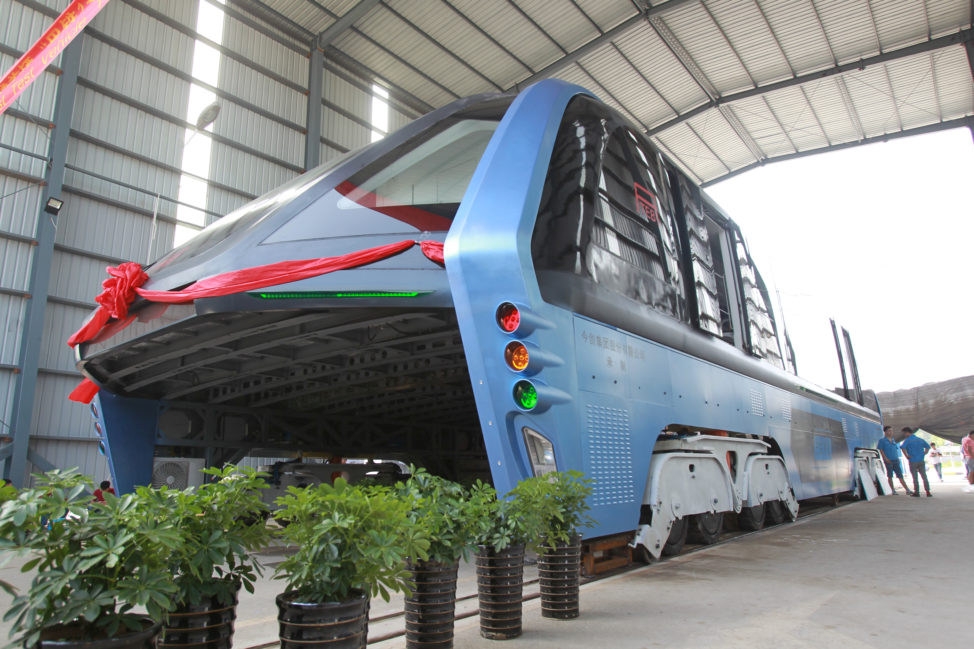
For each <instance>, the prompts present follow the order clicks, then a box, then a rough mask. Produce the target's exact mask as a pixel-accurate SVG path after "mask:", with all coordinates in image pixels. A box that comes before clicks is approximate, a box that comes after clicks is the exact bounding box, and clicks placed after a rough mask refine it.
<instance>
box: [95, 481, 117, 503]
mask: <svg viewBox="0 0 974 649" xmlns="http://www.w3.org/2000/svg"><path fill="white" fill-rule="evenodd" d="M105 494H111V495H113V496H114V495H115V488H114V487H112V483H111V482H109V481H108V480H102V481H101V484H100V485H98V488H97V489H95V493H94V494H93V495H94V496H95V502H97V503H103V502H105Z"/></svg>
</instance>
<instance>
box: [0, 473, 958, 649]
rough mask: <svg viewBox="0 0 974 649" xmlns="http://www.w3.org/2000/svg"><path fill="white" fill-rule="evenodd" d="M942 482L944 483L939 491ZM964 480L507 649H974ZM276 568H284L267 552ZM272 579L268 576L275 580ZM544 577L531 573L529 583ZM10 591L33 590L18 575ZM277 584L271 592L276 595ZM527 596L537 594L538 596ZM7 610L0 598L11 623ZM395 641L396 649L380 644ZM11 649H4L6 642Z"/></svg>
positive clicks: (627, 579)
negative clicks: (973, 645)
mask: <svg viewBox="0 0 974 649" xmlns="http://www.w3.org/2000/svg"><path fill="white" fill-rule="evenodd" d="M935 480H936V479H935ZM964 484H965V483H963V482H962V481H961V479H960V477H957V476H945V482H944V483H938V482H936V481H935V482H934V483H933V484H932V485H931V486H932V490H933V492H934V497H933V498H925V497H921V498H910V497H908V496H905V495H903V494H902V491H900V494H899V495H896V496H885V497H880V498H877V499H876V500H873V501H870V502H856V503H852V504H849V505H846V506H842V507H839V508H836V509H826V510H824V511H823V513H821V514H818V515H814V516H810V517H807V518H802V519H800V520H799V521H798V522H796V523H791V524H785V525H781V526H778V527H775V528H769V529H767V530H764V531H762V532H759V533H754V534H747V535H743V536H739V537H737V538H734V539H732V540H730V541H727V542H723V543H721V544H718V545H714V546H710V547H707V548H703V549H700V550H698V551H695V552H690V553H687V554H683V555H681V556H679V557H676V558H673V559H670V560H668V561H664V562H661V563H658V564H653V565H650V566H644V567H641V568H638V569H635V570H632V571H629V572H625V573H621V574H618V575H615V576H613V577H608V578H606V579H602V580H598V581H594V582H591V583H588V584H585V585H583V586H582V590H581V617H579V618H578V619H575V620H567V621H562V620H548V619H545V618H542V617H541V612H540V605H539V601H538V600H537V599H533V600H529V601H527V602H525V603H524V633H523V635H522V636H521V637H520V638H517V639H515V640H509V641H506V643H504V645H503V646H507V645H511V646H512V647H518V648H519V649H540V648H552V649H555V648H558V649H562V648H565V647H580V648H586V649H595V648H603V647H611V648H612V649H627V648H633V649H635V648H643V647H668V648H669V649H680V648H696V647H722V648H728V649H733V648H738V647H739V648H742V649H743V648H746V649H761V648H763V647H768V648H774V649H791V648H794V649H812V648H814V649H827V648H831V647H841V648H842V649H860V648H861V649H864V648H867V647H868V648H882V649H889V648H891V647H892V648H896V647H916V646H927V645H929V646H935V647H937V648H938V649H951V648H954V647H956V648H961V647H970V646H971V632H970V628H971V627H970V623H969V620H970V617H969V616H971V615H972V612H971V607H972V604H974V597H972V593H971V586H972V584H974V552H972V550H974V548H972V540H974V494H972V493H964V492H963V491H962V486H963V485H964ZM264 559H265V562H266V563H269V564H274V563H276V561H279V560H280V555H279V554H275V553H273V552H270V553H268V554H267V555H266V556H265V557H264ZM270 572H271V571H268V573H270ZM535 575H536V570H535V569H534V568H533V567H532V566H529V567H528V568H527V570H526V573H525V577H526V579H527V580H529V581H530V580H531V579H532V578H533V577H535ZM0 579H4V580H6V581H8V582H13V583H15V584H17V585H20V586H24V585H26V584H27V583H28V581H29V580H28V578H27V576H26V575H21V574H19V573H18V572H17V571H16V567H15V566H7V567H5V568H2V569H0ZM266 582H270V583H266ZM281 590H283V585H282V583H281V582H272V581H271V580H270V579H269V575H268V576H267V577H265V579H264V580H262V582H261V583H260V585H259V587H258V589H257V592H256V593H255V594H254V595H249V594H246V593H244V594H243V596H242V597H241V601H240V606H239V609H238V619H237V624H236V632H235V635H234V646H235V647H237V648H238V649H252V648H256V647H272V646H275V645H277V641H276V639H277V623H276V619H277V612H276V608H275V604H274V597H275V596H276V594H277V593H279V592H281ZM458 591H459V592H458V597H459V598H460V602H459V604H458V608H457V611H458V615H461V616H462V615H469V617H466V618H464V619H459V620H458V621H457V623H456V639H455V646H456V647H458V648H468V647H469V648H470V649H480V648H487V647H490V648H491V649H497V647H498V646H501V643H498V642H497V641H490V640H485V639H483V638H481V637H480V634H479V627H478V618H477V616H476V614H475V611H476V606H477V604H476V582H475V580H474V577H473V571H472V568H470V567H468V566H464V567H463V569H462V570H461V578H460V584H459V587H458ZM536 592H537V585H536V584H529V585H528V586H527V587H526V588H525V593H526V594H531V593H536ZM8 602H9V597H7V596H6V595H4V594H0V611H4V610H6V608H7V606H8ZM401 610H402V607H401V600H399V601H397V600H395V599H394V600H393V601H392V602H390V603H385V602H382V601H381V600H378V601H374V602H373V604H372V622H370V626H369V639H370V643H371V646H372V647H375V648H376V649H398V648H400V647H405V644H406V643H405V639H404V638H403V637H401V636H398V635H397V633H399V632H401V630H402V626H403V622H402V617H401V615H397V613H398V612H399V611H401ZM8 632H9V624H0V639H2V638H5V637H6V636H7V634H8ZM383 638H386V639H383ZM0 644H3V642H0Z"/></svg>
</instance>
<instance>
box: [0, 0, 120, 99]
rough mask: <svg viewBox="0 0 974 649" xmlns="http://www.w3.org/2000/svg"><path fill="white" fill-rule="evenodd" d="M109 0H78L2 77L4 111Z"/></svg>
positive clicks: (75, 0)
mask: <svg viewBox="0 0 974 649" xmlns="http://www.w3.org/2000/svg"><path fill="white" fill-rule="evenodd" d="M106 4H108V0H74V1H73V2H72V3H71V4H69V5H68V8H67V9H65V10H64V13H62V14H61V15H60V16H58V17H57V20H55V21H54V24H53V25H51V26H50V27H49V28H48V30H47V31H46V32H44V35H43V36H41V37H40V38H39V39H37V42H36V43H34V45H33V46H32V47H31V48H30V49H29V50H27V51H26V52H25V53H24V55H23V56H22V57H20V60H19V61H17V62H16V63H15V64H14V66H13V67H12V68H10V70H9V71H8V72H7V74H5V75H4V76H3V79H0V114H2V113H3V111H5V110H7V107H8V106H10V104H12V103H13V102H14V100H15V99H17V97H19V96H20V93H22V92H23V91H24V90H26V89H27V86H29V85H30V84H31V82H32V81H34V79H36V78H37V77H39V76H41V73H42V72H44V68H46V67H47V66H48V65H49V64H50V63H51V61H53V60H54V59H56V58H57V55H58V54H60V53H61V51H62V50H63V49H64V48H65V47H67V46H68V43H70V42H71V41H73V40H74V37H75V36H77V35H78V34H80V33H81V30H82V29H84V28H85V25H87V24H88V23H90V22H91V19H92V18H94V17H95V15H96V14H97V13H98V12H99V11H101V8H102V7H104V6H105V5H106Z"/></svg>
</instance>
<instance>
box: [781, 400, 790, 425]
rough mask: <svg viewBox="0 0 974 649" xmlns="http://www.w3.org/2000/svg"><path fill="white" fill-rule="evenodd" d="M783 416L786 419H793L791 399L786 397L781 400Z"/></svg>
mask: <svg viewBox="0 0 974 649" xmlns="http://www.w3.org/2000/svg"><path fill="white" fill-rule="evenodd" d="M781 418H782V419H784V420H785V421H788V422H790V421H791V399H789V398H788V397H785V399H784V400H783V401H782V402H781Z"/></svg>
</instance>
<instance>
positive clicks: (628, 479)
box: [586, 405, 636, 506]
mask: <svg viewBox="0 0 974 649" xmlns="http://www.w3.org/2000/svg"><path fill="white" fill-rule="evenodd" d="M586 419H587V423H588V455H589V460H590V465H591V468H592V474H591V475H590V476H587V477H590V478H592V479H593V484H592V496H591V499H590V501H589V502H590V503H591V505H592V506H597V505H619V504H623V503H630V502H633V501H635V500H636V489H635V486H634V484H633V469H632V431H631V429H630V428H629V413H628V412H627V411H626V410H619V409H617V408H606V407H603V406H592V405H590V406H588V408H587V409H586Z"/></svg>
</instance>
